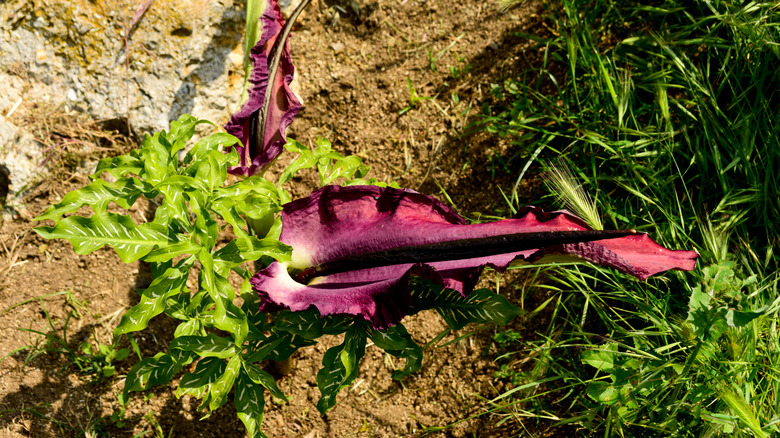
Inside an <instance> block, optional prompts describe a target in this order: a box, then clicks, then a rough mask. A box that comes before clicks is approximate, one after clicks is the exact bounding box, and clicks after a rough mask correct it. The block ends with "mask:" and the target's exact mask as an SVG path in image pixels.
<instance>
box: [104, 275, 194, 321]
mask: <svg viewBox="0 0 780 438" xmlns="http://www.w3.org/2000/svg"><path fill="white" fill-rule="evenodd" d="M192 263H193V262H192V261H191V260H184V261H182V262H180V263H179V264H178V265H177V266H176V267H172V268H168V269H167V270H166V271H165V273H164V274H163V275H161V276H157V277H155V279H154V280H153V281H152V284H150V285H149V287H148V288H146V289H145V290H144V291H143V292H142V293H141V301H140V302H139V303H138V304H136V305H135V306H133V307H131V308H130V309H129V310H128V311H127V312H125V314H124V315H122V320H121V321H120V322H119V325H118V326H117V328H116V329H114V336H119V335H123V334H125V333H130V332H135V331H139V330H143V329H145V328H146V326H147V324H149V320H150V319H152V318H154V317H155V316H157V315H159V314H160V313H162V312H163V311H164V310H165V307H166V304H165V302H166V300H167V299H168V297H171V296H174V295H176V294H178V293H180V292H182V291H183V290H184V289H185V288H186V283H187V276H188V274H189V271H190V267H191V266H192Z"/></svg>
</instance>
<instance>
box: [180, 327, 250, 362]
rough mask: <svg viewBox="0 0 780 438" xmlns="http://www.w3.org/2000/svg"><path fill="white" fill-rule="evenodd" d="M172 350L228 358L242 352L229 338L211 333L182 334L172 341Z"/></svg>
mask: <svg viewBox="0 0 780 438" xmlns="http://www.w3.org/2000/svg"><path fill="white" fill-rule="evenodd" d="M169 348H170V349H171V350H174V349H179V350H184V351H192V352H195V353H197V354H199V355H200V356H201V357H218V358H221V359H226V358H228V357H233V356H235V355H237V354H238V353H240V351H241V350H240V349H239V348H238V347H236V344H235V343H234V342H233V341H232V340H231V339H228V338H223V337H221V336H217V335H215V334H213V333H209V334H207V335H206V336H180V337H178V338H174V340H173V341H171V345H170V347H169Z"/></svg>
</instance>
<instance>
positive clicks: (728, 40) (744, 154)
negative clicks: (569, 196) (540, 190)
mask: <svg viewBox="0 0 780 438" xmlns="http://www.w3.org/2000/svg"><path fill="white" fill-rule="evenodd" d="M546 19H547V20H548V24H549V28H550V29H555V30H556V33H557V35H553V36H551V37H550V38H548V39H546V40H543V41H540V42H539V44H540V47H543V48H545V50H546V59H548V60H549V62H548V63H546V65H545V67H544V68H543V69H542V70H541V71H540V70H532V71H527V72H526V73H525V74H524V75H523V76H521V77H518V78H511V79H509V80H507V81H505V82H504V84H502V85H499V86H494V87H493V101H492V103H491V104H490V105H488V106H486V107H485V111H484V114H483V118H482V120H481V122H480V124H479V126H480V127H481V128H482V129H485V130H488V131H490V132H496V133H498V134H500V135H506V136H511V137H512V138H514V139H518V141H517V142H516V143H515V144H517V145H518V146H517V147H519V148H525V149H527V151H533V152H534V153H533V155H532V156H533V157H534V158H536V157H537V156H538V157H539V158H540V159H554V158H556V157H562V158H563V159H564V160H565V161H566V162H568V163H569V164H570V165H571V166H572V168H574V169H578V177H579V178H581V179H584V180H585V181H586V183H585V187H586V188H587V190H588V191H589V192H590V193H592V194H593V196H594V202H595V205H597V206H598V207H599V209H600V210H601V211H602V215H603V219H604V222H605V224H604V226H605V227H606V228H636V229H639V230H642V231H647V232H649V233H651V234H652V235H653V236H654V238H656V240H658V241H659V243H662V244H663V245H665V246H667V247H671V248H680V249H690V248H695V249H696V250H697V251H699V253H700V254H701V259H700V261H699V269H697V270H696V271H695V272H692V273H671V274H667V275H665V276H659V277H655V278H651V279H650V280H648V281H646V282H639V281H635V280H633V279H631V278H629V277H626V276H622V275H618V274H616V273H614V272H612V271H609V270H606V269H599V268H591V267H587V268H584V267H583V268H580V267H572V268H568V269H566V270H563V271H559V272H556V273H555V275H554V276H553V278H554V279H555V280H553V281H554V283H553V284H552V285H548V286H547V288H549V292H550V293H551V294H552V295H553V296H554V297H556V298H555V299H554V303H555V309H554V310H553V311H552V312H551V314H550V316H549V318H550V321H549V323H548V324H546V327H545V328H544V329H543V331H541V332H540V333H539V334H540V336H541V338H542V340H541V341H539V342H538V343H534V342H530V343H529V344H526V346H525V347H524V348H526V349H527V350H528V351H535V352H536V353H535V354H536V356H537V357H540V358H542V357H544V358H546V359H544V360H545V361H546V362H545V364H544V373H542V374H541V375H539V376H538V377H537V378H538V379H539V380H543V379H553V378H557V380H555V382H557V383H558V386H557V388H558V389H557V390H549V389H545V391H548V390H549V391H550V392H549V393H547V394H546V395H545V396H544V397H542V398H541V399H542V401H540V399H539V397H533V396H529V395H528V394H525V395H524V396H523V397H522V398H519V397H507V396H502V397H500V398H499V399H497V400H496V401H495V402H494V407H495V410H496V411H500V412H504V413H506V414H509V415H511V416H514V417H515V418H516V419H517V420H518V421H520V422H524V423H528V417H534V415H533V414H532V412H544V413H543V414H540V415H539V416H538V417H537V419H542V418H543V419H545V421H546V423H545V426H544V427H564V426H566V425H569V426H571V427H575V428H577V429H578V430H579V431H580V432H581V434H582V435H583V436H720V435H725V434H729V435H735V436H772V435H774V434H778V433H780V428H779V427H778V426H779V424H778V423H780V420H778V418H780V409H779V408H780V406H779V405H780V393H778V391H779V390H780V383H779V382H780V335H779V334H778V330H777V316H778V309H780V292H779V291H778V282H779V281H778V273H777V267H778V257H777V255H776V254H775V248H776V247H777V246H778V236H780V233H778V232H779V231H780V229H779V228H780V220H778V215H780V174H779V173H778V172H780V91H778V89H777V87H776V85H775V84H778V83H780V69H778V66H780V37H779V35H780V9H778V8H777V6H776V5H774V4H771V3H760V2H748V3H744V2H736V1H715V2H713V1H693V2H677V1H670V0H666V1H662V2H655V3H653V5H649V4H645V3H639V2H626V3H615V2H608V1H601V0H599V1H596V2H584V1H581V0H560V1H557V2H554V3H552V4H551V5H550V6H548V9H547V17H546ZM550 77H552V78H554V79H555V80H554V81H552V83H553V84H554V86H553V87H550V86H549V84H550V82H551V81H548V80H546V78H550ZM513 152H515V151H509V153H513ZM559 179H560V178H559ZM561 180H563V181H571V178H563V179H561ZM574 185H576V184H574ZM558 186H559V188H558V190H559V191H562V192H564V193H568V192H571V191H572V188H571V187H570V186H572V184H568V185H567V184H564V185H563V186H561V185H560V184H558ZM516 187H517V185H516ZM561 187H563V188H561ZM511 200H512V202H513V204H514V205H513V207H515V208H516V207H517V206H519V204H520V203H521V201H523V200H522V198H521V196H520V195H519V194H517V193H513V196H512V198H511ZM585 204H588V203H587V202H585ZM536 344H538V345H536ZM542 345H543V346H544V348H545V349H547V351H548V354H546V355H540V354H538V348H539V347H540V346H542ZM518 348H519V347H518ZM549 358H552V360H550V359H549ZM505 371H506V372H509V370H505ZM561 382H563V383H561ZM518 383H519V382H518ZM529 383H531V382H526V384H529ZM540 388H541V387H540ZM534 403H536V405H535V406H536V408H534V409H532V408H529V404H534ZM550 412H554V413H555V415H550V414H549V413H550ZM551 420H552V421H551ZM586 431H587V432H586Z"/></svg>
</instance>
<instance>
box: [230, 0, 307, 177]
mask: <svg viewBox="0 0 780 438" xmlns="http://www.w3.org/2000/svg"><path fill="white" fill-rule="evenodd" d="M260 21H261V23H262V34H261V37H260V40H259V41H258V42H257V44H256V45H255V46H254V47H253V48H252V51H251V53H250V60H251V63H252V68H251V73H250V77H249V87H248V89H247V93H248V98H247V99H246V101H245V102H244V103H243V104H242V105H241V108H239V109H238V111H236V112H235V113H234V114H233V115H232V116H231V117H230V120H228V122H227V123H226V124H225V130H226V131H227V132H228V133H230V134H232V135H234V136H236V137H238V139H239V140H241V145H237V146H236V150H237V151H238V154H239V157H240V159H241V161H240V163H239V165H238V166H236V167H232V168H230V169H228V171H229V172H230V173H232V174H237V175H246V176H249V175H254V174H256V173H258V172H262V171H263V170H265V169H266V168H267V167H268V166H269V165H270V164H271V163H273V161H274V160H275V159H276V157H277V156H278V155H279V154H280V153H281V152H282V150H283V147H284V143H285V131H286V130H287V127H288V126H290V124H291V123H292V122H293V119H294V118H295V116H296V115H297V114H298V112H299V111H300V110H301V108H302V105H301V102H300V100H299V99H298V96H296V95H295V93H294V92H293V91H292V89H291V88H290V85H291V84H292V82H293V79H294V76H295V75H294V68H293V65H292V62H291V60H290V49H289V47H288V45H287V43H286V42H285V44H284V48H283V52H282V58H281V61H280V62H279V68H278V70H277V74H276V77H275V78H274V83H273V84H271V86H270V93H271V97H270V98H271V104H270V107H269V108H268V114H267V115H266V120H265V130H264V138H262V139H254V142H253V141H252V140H251V136H252V134H251V133H250V130H252V126H251V125H252V124H251V118H252V115H253V114H255V113H256V112H258V111H259V110H260V109H261V108H262V106H263V102H264V100H265V94H266V93H267V92H269V84H268V77H269V65H268V64H269V62H270V60H269V54H270V51H271V48H272V47H273V45H274V43H275V42H276V39H277V37H278V36H279V32H280V31H281V29H282V26H284V18H282V14H281V11H280V10H279V6H278V4H277V1H276V0H267V3H266V8H265V10H264V11H263V13H262V15H261V16H260ZM252 143H255V144H252Z"/></svg>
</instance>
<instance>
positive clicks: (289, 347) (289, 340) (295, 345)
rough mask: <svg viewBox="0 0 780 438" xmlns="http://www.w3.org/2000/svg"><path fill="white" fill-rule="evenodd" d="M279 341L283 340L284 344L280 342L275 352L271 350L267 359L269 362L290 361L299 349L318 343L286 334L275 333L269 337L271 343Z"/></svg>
mask: <svg viewBox="0 0 780 438" xmlns="http://www.w3.org/2000/svg"><path fill="white" fill-rule="evenodd" d="M277 339H282V342H280V343H279V344H278V345H277V346H276V347H275V348H274V349H273V350H271V351H270V352H269V353H268V355H267V357H266V359H268V360H275V361H277V362H281V361H283V360H287V359H289V358H290V356H292V354H293V353H295V352H296V351H298V349H299V348H301V347H306V346H309V345H314V344H316V343H317V342H315V341H312V340H310V339H306V338H304V337H303V336H298V335H294V334H292V333H284V332H283V333H278V332H275V333H273V334H271V336H269V337H268V341H269V342H273V341H276V340H277Z"/></svg>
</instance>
